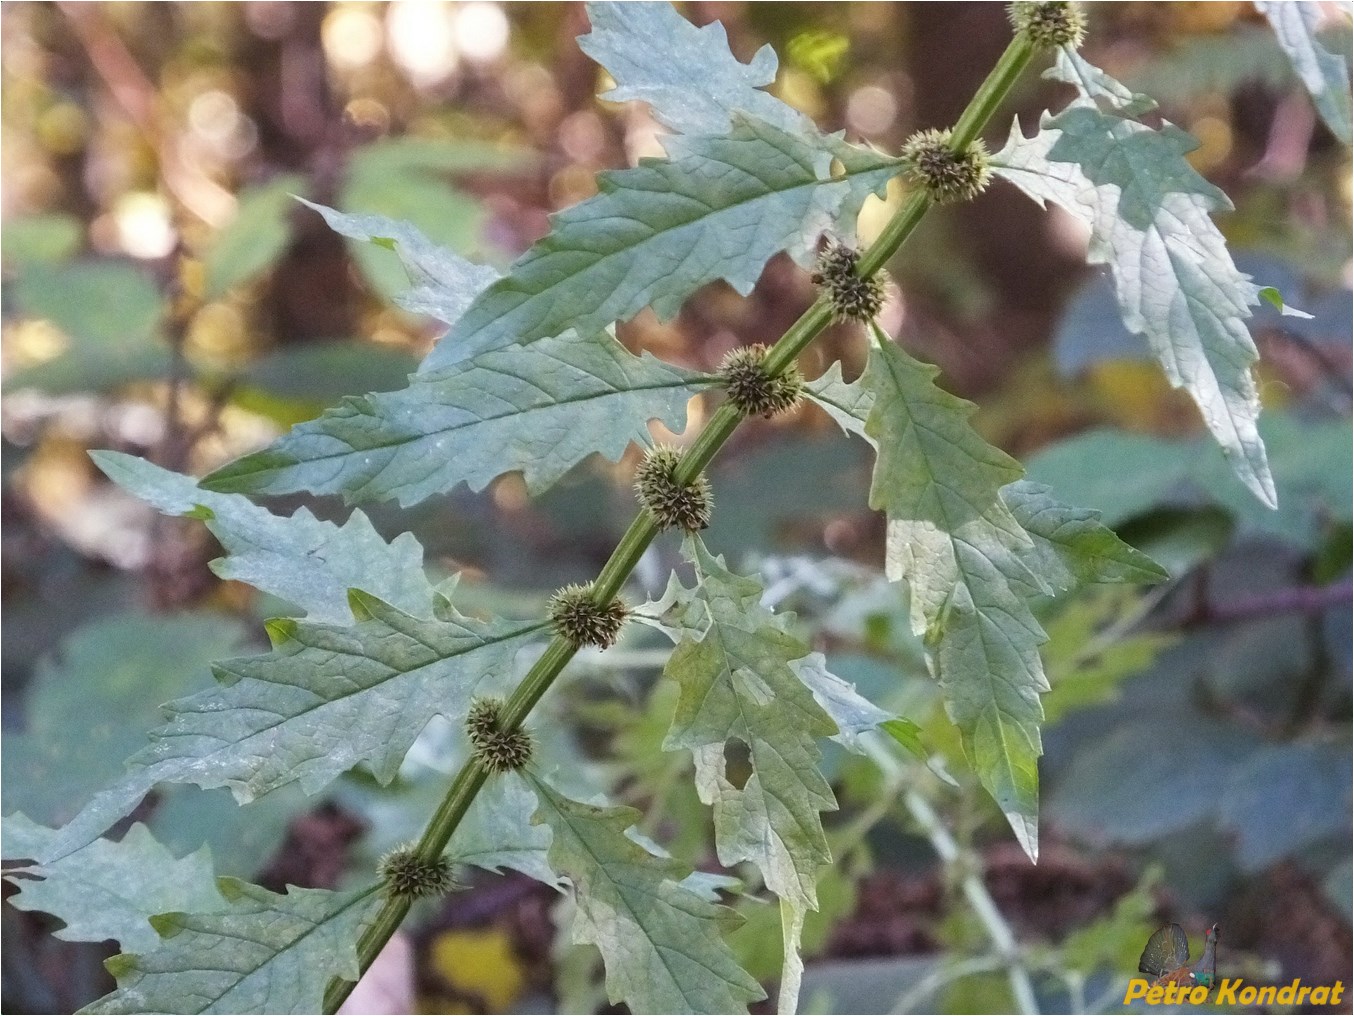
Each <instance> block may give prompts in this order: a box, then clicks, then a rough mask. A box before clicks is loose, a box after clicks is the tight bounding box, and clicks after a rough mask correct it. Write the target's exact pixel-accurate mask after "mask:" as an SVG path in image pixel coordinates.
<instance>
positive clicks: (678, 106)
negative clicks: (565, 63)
mask: <svg viewBox="0 0 1354 1016" xmlns="http://www.w3.org/2000/svg"><path fill="white" fill-rule="evenodd" d="M588 21H589V22H590V23H591V25H592V31H591V32H590V33H589V34H588V35H583V36H580V37H579V39H578V46H579V48H580V49H581V50H583V52H584V53H586V54H587V55H588V56H590V57H592V59H593V60H595V61H597V63H599V64H601V65H602V66H603V67H605V68H606V69H607V71H608V72H609V73H610V74H611V77H612V80H614V81H615V82H616V87H615V88H613V89H612V90H611V91H609V92H606V93H604V94H603V95H602V96H601V98H603V99H606V100H608V101H610V102H626V101H630V100H638V101H640V102H646V103H648V104H649V107H650V108H651V109H652V110H653V114H654V117H655V118H656V119H657V120H658V121H659V122H660V123H662V124H663V125H664V126H666V127H668V128H670V129H672V130H674V131H677V132H678V133H680V134H723V133H725V132H726V131H728V129H729V124H730V122H731V121H732V120H733V118H734V116H735V114H736V113H737V112H738V111H740V110H741V111H743V112H746V113H750V114H751V115H753V116H755V117H757V118H758V119H761V120H764V121H766V122H767V123H770V124H775V125H776V126H777V127H780V128H781V129H782V130H784V131H789V132H796V131H802V130H812V129H813V124H812V122H811V121H809V119H808V118H807V117H806V116H804V114H803V113H800V112H799V111H798V110H796V109H795V108H794V107H792V106H789V105H787V104H786V103H784V102H782V101H781V100H780V99H777V98H776V97H775V96H773V95H770V94H768V93H767V92H764V91H762V89H763V87H764V86H766V85H769V84H771V83H772V82H774V81H775V80H776V53H775V50H773V49H772V48H771V47H770V46H769V45H768V46H763V47H762V48H761V49H759V50H758V51H757V53H756V55H755V56H754V57H753V58H752V61H751V62H750V63H747V64H743V63H739V61H738V60H737V58H735V57H734V55H733V53H732V52H730V50H729V40H728V36H727V35H726V34H725V32H724V26H723V25H722V24H720V23H719V22H718V21H712V22H710V24H708V25H705V26H704V27H703V28H697V27H696V26H695V25H693V24H691V23H690V22H689V21H687V20H686V19H685V18H683V17H682V16H681V15H680V14H678V13H677V11H676V9H675V8H673V6H672V5H671V4H668V3H590V4H588Z"/></svg>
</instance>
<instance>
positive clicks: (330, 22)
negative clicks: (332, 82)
mask: <svg viewBox="0 0 1354 1016" xmlns="http://www.w3.org/2000/svg"><path fill="white" fill-rule="evenodd" d="M384 35H385V30H384V29H383V28H382V27H381V19H380V18H378V17H377V16H376V15H375V13H373V11H372V9H371V6H370V5H368V4H361V5H358V4H344V5H343V6H340V7H336V8H334V10H332V11H330V12H329V14H327V15H326V16H325V19H324V24H323V25H322V26H321V27H320V43H321V45H323V46H324V55H325V57H326V58H327V59H328V60H329V63H330V66H332V67H335V68H337V69H338V70H348V71H351V70H359V69H361V68H363V67H365V66H367V65H368V64H369V63H371V62H372V61H373V60H375V59H376V58H377V56H379V55H380V53H381V44H382V43H383V42H384V41H385V38H384Z"/></svg>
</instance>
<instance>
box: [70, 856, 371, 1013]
mask: <svg viewBox="0 0 1354 1016" xmlns="http://www.w3.org/2000/svg"><path fill="white" fill-rule="evenodd" d="M218 887H219V889H220V892H221V895H222V896H224V897H225V901H224V902H223V903H222V905H221V906H220V907H219V908H218V910H217V911H216V912H208V913H168V914H162V915H160V916H158V917H157V918H155V920H154V922H153V923H154V925H155V928H156V930H157V931H159V933H160V936H161V938H162V940H163V941H162V943H161V944H160V947H159V948H158V949H156V950H154V951H153V952H148V953H145V954H143V955H134V954H125V953H124V954H122V955H120V956H115V957H113V958H112V959H111V960H109V961H108V963H107V966H108V969H109V972H110V973H112V974H113V975H114V976H116V977H117V979H118V990H117V991H115V992H113V993H112V994H109V995H105V996H104V997H103V998H101V999H99V1000H98V1001H97V1002H94V1003H93V1004H91V1005H88V1006H86V1007H85V1008H84V1009H81V1010H80V1012H81V1013H144V1012H173V1013H243V1012H259V1013H270V1012H271V1013H304V1012H323V1011H324V991H325V988H326V986H327V985H328V984H329V981H330V980H331V979H332V978H335V977H341V978H345V979H347V980H353V981H355V980H357V977H358V973H359V970H358V964H357V949H356V944H357V936H358V933H359V932H360V931H361V929H362V925H363V924H364V922H365V921H366V920H367V919H368V918H369V917H370V915H371V913H372V912H373V910H374V909H375V908H376V906H377V905H378V904H379V902H380V897H379V896H378V895H377V893H376V889H377V887H375V886H372V887H368V888H366V889H362V890H360V891H357V892H349V893H336V892H330V891H329V890H327V889H297V888H295V887H293V888H292V889H291V891H290V892H288V893H286V894H285V895H279V894H277V893H271V892H269V891H268V890H266V889H261V888H259V887H258V886H255V885H250V884H249V883H247V882H240V881H238V880H236V879H231V878H223V879H220V880H219V881H218Z"/></svg>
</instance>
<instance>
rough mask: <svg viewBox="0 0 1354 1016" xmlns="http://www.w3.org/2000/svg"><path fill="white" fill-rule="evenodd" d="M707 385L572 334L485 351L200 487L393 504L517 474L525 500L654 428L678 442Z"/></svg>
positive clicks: (318, 423) (335, 417)
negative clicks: (654, 422)
mask: <svg viewBox="0 0 1354 1016" xmlns="http://www.w3.org/2000/svg"><path fill="white" fill-rule="evenodd" d="M712 383H713V381H711V380H708V379H706V378H705V376H704V375H701V374H697V373H695V372H693V371H688V370H684V369H682V368H680V367H675V366H672V365H670V364H666V363H663V362H662V361H661V360H658V359H656V358H655V357H653V356H651V355H649V354H648V353H645V354H642V355H641V356H634V355H632V354H631V353H629V352H627V351H626V350H625V348H624V347H623V346H622V345H621V344H620V343H619V342H617V341H616V340H615V339H613V338H611V337H610V336H608V335H606V334H598V335H593V336H590V337H588V338H579V337H578V336H576V335H575V334H574V333H572V332H569V333H567V334H565V335H564V336H563V337H559V338H544V339H541V340H540V341H538V342H534V343H532V344H531V345H529V346H513V347H512V348H509V349H500V350H492V351H490V352H487V353H482V354H480V355H479V356H476V357H473V358H472V359H469V360H462V361H460V362H458V363H455V364H452V365H451V366H450V367H445V368H443V369H441V370H439V371H436V372H433V373H425V374H418V375H415V377H414V378H413V380H412V381H411V383H410V386H409V387H408V388H405V389H402V390H401V391H398V392H391V393H388V394H381V395H368V396H365V397H362V398H350V399H346V400H344V402H343V403H342V404H341V405H339V406H337V407H335V408H333V409H330V410H329V411H327V412H326V413H325V414H324V415H323V416H321V417H319V418H318V419H316V420H311V421H309V422H307V423H303V424H301V425H299V426H297V427H295V428H293V429H292V431H291V432H290V433H289V434H287V435H285V436H284V437H283V438H281V439H280V440H279V441H277V442H276V443H274V444H273V445H272V446H271V447H269V448H267V449H265V450H263V451H261V452H257V453H255V454H253V455H248V456H246V457H245V458H243V459H240V460H237V461H236V462H233V463H230V464H229V465H227V466H225V467H223V468H222V469H220V470H217V471H216V472H215V473H213V474H212V475H211V476H209V477H207V478H206V479H205V480H204V481H203V483H204V485H205V486H207V487H209V488H211V489H214V490H230V491H240V492H248V493H253V494H281V493H290V492H292V491H298V490H308V491H311V492H313V493H341V494H343V496H344V498H345V499H346V500H347V501H349V502H353V501H367V500H375V499H385V498H392V497H393V498H397V499H398V500H399V502H400V503H401V504H402V505H406V506H407V505H410V504H414V503H415V502H418V501H421V500H423V499H424V498H426V497H429V496H430V495H432V494H437V493H441V492H443V491H447V490H450V489H451V488H453V487H455V486H456V485H457V484H458V483H462V482H464V483H466V484H468V485H469V486H470V488H471V489H472V490H483V489H484V488H485V487H486V486H488V484H489V483H490V482H491V481H493V480H494V479H495V478H496V477H498V476H501V475H503V474H504V473H508V472H512V471H518V472H520V473H521V474H522V476H523V479H524V481H525V482H526V485H527V489H528V491H529V492H531V493H532V494H537V493H540V492H541V491H543V490H545V489H546V488H547V487H549V486H551V485H552V484H553V483H555V482H556V481H557V480H558V479H559V478H560V477H561V476H563V475H564V474H565V473H566V472H568V470H569V469H571V468H572V467H573V466H574V465H576V464H577V463H578V462H580V461H581V460H582V459H584V458H585V457H586V456H588V455H590V454H592V453H594V452H597V453H600V454H602V455H604V456H606V457H607V458H610V459H612V460H615V459H618V458H619V457H620V455H621V453H622V452H624V450H625V448H626V446H627V445H628V444H629V443H630V442H631V441H635V440H643V439H646V438H647V434H648V432H647V429H646V424H647V423H648V421H649V420H650V419H658V420H661V421H662V422H663V423H664V424H665V425H666V426H667V427H668V428H669V429H671V430H675V431H680V430H682V428H683V427H684V426H685V422H686V404H687V402H688V401H689V399H690V398H691V396H692V395H694V394H696V393H697V392H698V391H699V390H700V389H701V388H703V387H706V386H708V385H709V384H712Z"/></svg>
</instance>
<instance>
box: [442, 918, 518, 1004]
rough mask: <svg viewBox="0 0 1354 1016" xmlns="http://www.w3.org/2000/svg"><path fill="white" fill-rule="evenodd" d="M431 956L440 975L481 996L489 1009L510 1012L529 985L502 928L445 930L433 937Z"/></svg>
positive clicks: (464, 992)
mask: <svg viewBox="0 0 1354 1016" xmlns="http://www.w3.org/2000/svg"><path fill="white" fill-rule="evenodd" d="M428 958H429V961H430V962H431V964H432V969H433V971H434V972H435V973H436V974H437V976H438V977H440V978H441V979H442V980H443V981H445V982H446V983H447V985H448V986H450V987H452V988H454V989H455V990H456V991H457V992H458V993H460V994H462V995H466V996H471V997H474V998H477V999H482V1000H483V1002H484V1006H485V1011H487V1012H507V1011H508V1008H509V1006H511V1005H512V1003H513V1002H515V1001H517V998H518V996H519V995H521V994H522V990H523V989H524V988H525V987H526V974H525V972H524V971H523V969H522V961H521V959H520V958H519V957H518V956H517V954H516V953H515V952H514V951H513V947H512V939H511V938H510V937H509V935H508V933H507V932H506V931H504V930H503V929H502V928H479V929H465V928H457V929H453V930H451V931H444V932H442V934H440V935H438V936H437V937H436V938H435V939H433V943H432V948H431V949H429V951H428ZM441 1011H443V1012H451V1011H453V1010H451V1009H443V1010H441ZM460 1011H463V1012H470V1011H472V1010H469V1009H462V1010H460Z"/></svg>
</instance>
